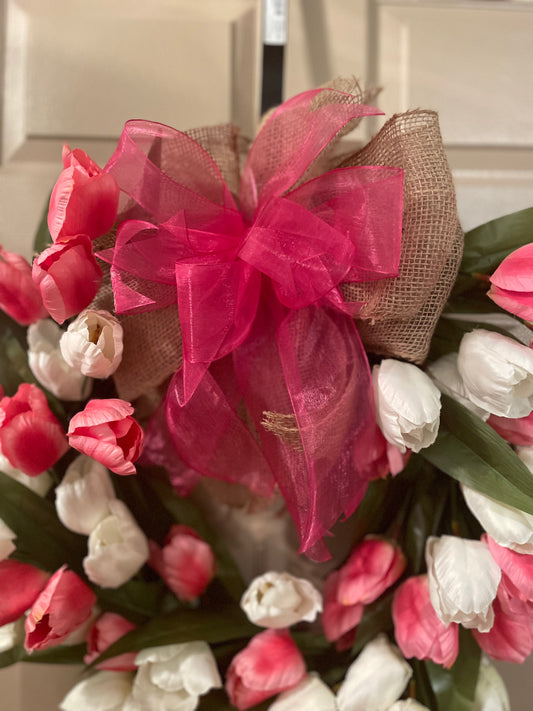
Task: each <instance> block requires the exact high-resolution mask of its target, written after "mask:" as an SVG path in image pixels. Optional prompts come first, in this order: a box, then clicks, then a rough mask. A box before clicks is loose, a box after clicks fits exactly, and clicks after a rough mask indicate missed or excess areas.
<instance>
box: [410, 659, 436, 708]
mask: <svg viewBox="0 0 533 711" xmlns="http://www.w3.org/2000/svg"><path fill="white" fill-rule="evenodd" d="M409 663H410V664H411V666H412V667H413V681H412V682H411V684H412V685H413V688H414V695H415V698H416V700H417V701H420V703H421V704H422V705H423V706H427V707H428V709H430V711H440V708H439V707H438V706H437V699H436V698H435V694H434V693H433V689H432V688H431V682H430V680H429V675H428V672H427V669H426V665H425V663H424V662H421V661H419V660H418V659H410V660H409ZM413 682H414V684H413Z"/></svg>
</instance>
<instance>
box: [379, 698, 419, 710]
mask: <svg viewBox="0 0 533 711" xmlns="http://www.w3.org/2000/svg"><path fill="white" fill-rule="evenodd" d="M388 711H429V709H428V707H427V706H422V704H419V703H418V701H417V700H416V699H400V701H396V703H394V704H392V706H391V707H390V709H389V710H388Z"/></svg>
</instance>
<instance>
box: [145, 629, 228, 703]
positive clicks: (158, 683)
mask: <svg viewBox="0 0 533 711" xmlns="http://www.w3.org/2000/svg"><path fill="white" fill-rule="evenodd" d="M135 663H136V664H137V666H138V667H139V670H138V672H137V675H136V677H135V681H134V683H133V689H132V700H133V706H132V708H140V709H155V708H160V709H180V708H183V709H191V710H192V709H195V708H197V706H198V703H199V701H200V696H203V695H204V694H207V692H208V691H210V690H211V689H215V688H219V687H221V686H222V682H221V679H220V675H219V673H218V669H217V665H216V661H215V658H214V657H213V654H212V652H211V650H210V648H209V646H208V645H207V644H206V643H205V642H186V643H184V644H170V645H167V646H164V647H150V648H148V649H143V651H142V652H139V654H138V655H137V657H136V658H135ZM135 704H137V705H135Z"/></svg>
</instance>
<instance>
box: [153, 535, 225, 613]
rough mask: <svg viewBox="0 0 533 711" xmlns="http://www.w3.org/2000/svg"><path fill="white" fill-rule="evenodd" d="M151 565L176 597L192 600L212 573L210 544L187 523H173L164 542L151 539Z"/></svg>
mask: <svg viewBox="0 0 533 711" xmlns="http://www.w3.org/2000/svg"><path fill="white" fill-rule="evenodd" d="M149 563H150V565H151V566H152V568H154V570H156V571H157V572H158V573H159V575H160V576H161V577H162V578H163V580H164V581H165V582H166V584H167V585H168V587H169V588H170V589H171V590H172V592H173V593H174V594H175V595H176V597H177V598H178V599H179V600H183V601H185V602H187V601H192V600H195V599H196V598H197V597H198V596H199V595H201V594H202V593H203V592H204V590H205V589H206V587H207V586H208V585H209V583H210V582H211V580H212V579H213V577H214V575H215V570H216V561H215V556H214V554H213V551H212V550H211V546H210V545H209V544H208V543H206V542H205V541H203V540H202V539H201V538H200V536H199V535H198V534H197V533H196V531H193V529H192V528H189V527H188V526H172V528H171V529H170V533H169V534H168V536H167V538H166V541H165V545H164V546H163V548H160V547H159V546H158V545H157V544H156V543H154V542H153V541H150V560H149Z"/></svg>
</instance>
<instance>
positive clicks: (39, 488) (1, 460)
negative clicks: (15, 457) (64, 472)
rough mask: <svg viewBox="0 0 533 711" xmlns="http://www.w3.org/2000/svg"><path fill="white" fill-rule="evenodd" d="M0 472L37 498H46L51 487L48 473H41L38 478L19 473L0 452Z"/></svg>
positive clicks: (50, 478) (51, 482)
mask: <svg viewBox="0 0 533 711" xmlns="http://www.w3.org/2000/svg"><path fill="white" fill-rule="evenodd" d="M0 472H3V473H4V474H7V476H10V477H11V478H12V479H14V480H15V481H18V483H19V484H22V485H23V486H25V487H26V488H28V489H31V490H32V491H33V492H34V493H35V494H37V495H38V496H46V494H47V493H48V491H49V490H50V488H51V487H52V484H53V481H52V477H51V476H50V474H49V473H48V472H43V473H42V474H39V475H38V476H28V475H27V474H24V472H21V471H20V470H19V469H15V467H12V466H11V464H10V463H9V461H8V459H7V458H6V457H4V455H3V454H2V453H1V452H0Z"/></svg>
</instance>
